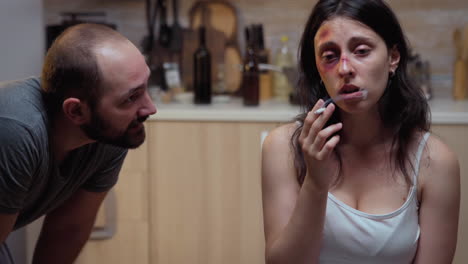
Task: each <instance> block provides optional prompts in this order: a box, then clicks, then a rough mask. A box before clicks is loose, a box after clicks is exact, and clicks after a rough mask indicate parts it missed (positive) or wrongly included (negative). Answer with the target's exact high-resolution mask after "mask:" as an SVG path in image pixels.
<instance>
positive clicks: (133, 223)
mask: <svg viewBox="0 0 468 264" xmlns="http://www.w3.org/2000/svg"><path fill="white" fill-rule="evenodd" d="M147 140H149V139H148V138H147ZM147 160H148V148H147V143H145V144H143V145H142V146H140V147H139V148H138V149H136V150H130V151H129V153H128V155H127V158H126V159H125V162H124V165H123V167H122V170H121V173H120V176H119V181H118V183H117V184H116V186H115V187H114V189H113V191H114V192H115V195H114V196H115V197H112V195H108V197H106V200H105V201H104V203H103V206H101V209H100V213H99V215H98V219H97V221H96V224H95V229H96V230H95V232H96V233H98V232H100V231H101V230H100V229H106V228H107V229H109V228H110V229H111V230H107V232H111V234H110V235H106V234H104V237H103V236H102V235H96V234H95V235H93V234H92V235H91V239H90V241H88V243H87V244H86V245H85V247H84V249H83V251H82V252H81V253H80V256H79V257H78V260H77V261H76V263H77V264H88V263H112V264H129V263H135V264H136V263H138V264H148V263H149V236H148V230H149V220H148V200H149V199H148V198H149V193H148V162H147ZM109 207H110V208H109ZM106 209H107V210H106ZM109 225H111V226H109ZM113 229H115V230H113ZM106 236H108V237H106Z"/></svg>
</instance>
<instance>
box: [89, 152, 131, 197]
mask: <svg viewBox="0 0 468 264" xmlns="http://www.w3.org/2000/svg"><path fill="white" fill-rule="evenodd" d="M126 156H127V149H123V148H119V147H113V146H109V145H106V146H105V150H103V151H102V154H101V157H102V162H101V163H100V164H101V165H100V166H99V168H98V169H97V171H96V173H94V175H93V176H92V177H90V178H89V179H88V180H87V181H86V182H85V183H84V184H83V185H82V188H83V189H85V190H87V191H90V192H105V191H108V190H110V189H111V188H112V187H113V186H114V185H115V184H116V183H117V180H118V178H119V173H120V170H121V168H122V165H123V162H124V160H125V157H126Z"/></svg>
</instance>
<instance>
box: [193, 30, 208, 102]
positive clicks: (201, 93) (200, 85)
mask: <svg viewBox="0 0 468 264" xmlns="http://www.w3.org/2000/svg"><path fill="white" fill-rule="evenodd" d="M205 31H206V30H205V27H203V26H200V28H199V31H198V32H199V46H198V48H197V50H196V51H195V53H194V54H193V91H194V103H195V104H210V103H211V55H210V52H209V50H208V48H207V47H206V38H205Z"/></svg>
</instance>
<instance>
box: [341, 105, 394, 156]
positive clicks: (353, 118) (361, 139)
mask: <svg viewBox="0 0 468 264" xmlns="http://www.w3.org/2000/svg"><path fill="white" fill-rule="evenodd" d="M340 116H341V120H342V122H343V130H342V133H341V145H347V146H350V147H356V148H360V149H372V148H374V147H379V146H382V144H383V145H387V144H388V143H391V141H392V133H391V131H390V129H388V128H386V127H385V126H384V123H383V122H382V120H381V118H380V115H379V113H378V111H372V112H371V111H369V112H366V113H359V114H347V113H340Z"/></svg>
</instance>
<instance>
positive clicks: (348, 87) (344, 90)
mask: <svg viewBox="0 0 468 264" xmlns="http://www.w3.org/2000/svg"><path fill="white" fill-rule="evenodd" d="M360 90H361V89H360V88H359V87H357V86H355V85H352V84H345V85H343V86H342V87H341V89H340V90H339V91H338V94H343V95H345V94H352V93H355V92H358V91H360Z"/></svg>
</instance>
